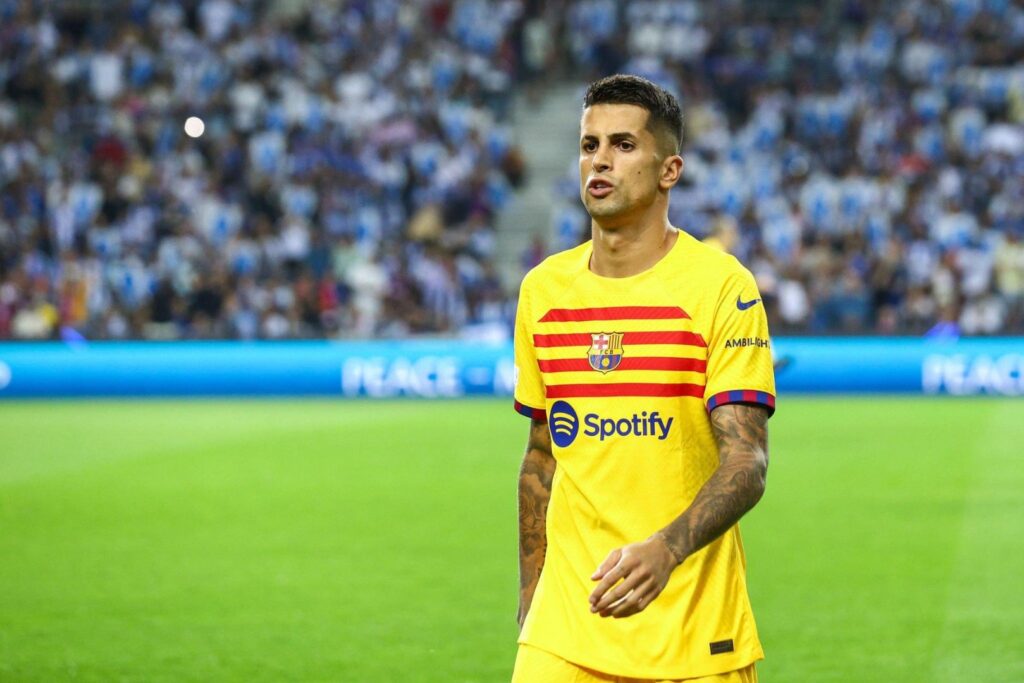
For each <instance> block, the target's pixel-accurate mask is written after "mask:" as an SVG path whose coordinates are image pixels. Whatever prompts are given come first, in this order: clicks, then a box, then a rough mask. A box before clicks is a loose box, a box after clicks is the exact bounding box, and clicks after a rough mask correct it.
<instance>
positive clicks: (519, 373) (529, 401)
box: [513, 280, 547, 420]
mask: <svg viewBox="0 0 1024 683" xmlns="http://www.w3.org/2000/svg"><path fill="white" fill-rule="evenodd" d="M531 310H532V309H531V306H530V296H529V286H528V280H524V281H523V285H522V287H520V290H519V304H518V305H517V307H516V329H515V338H514V341H513V346H514V347H515V389H514V398H515V409H516V411H517V412H519V413H521V414H523V415H525V416H526V417H529V418H532V419H534V420H546V419H547V411H546V410H545V409H544V406H545V395H544V380H543V378H542V377H541V374H540V366H539V365H538V363H537V352H536V350H535V349H534V346H533V324H534V316H533V315H532V313H531Z"/></svg>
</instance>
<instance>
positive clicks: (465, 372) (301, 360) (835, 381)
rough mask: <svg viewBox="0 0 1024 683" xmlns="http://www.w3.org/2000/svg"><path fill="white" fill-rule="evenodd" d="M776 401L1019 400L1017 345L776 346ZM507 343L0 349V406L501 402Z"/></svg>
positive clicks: (510, 381)
mask: <svg viewBox="0 0 1024 683" xmlns="http://www.w3.org/2000/svg"><path fill="white" fill-rule="evenodd" d="M773 345H774V352H775V355H776V359H777V362H778V364H779V365H778V368H777V371H776V380H777V384H778V392H779V394H781V395H785V394H786V393H789V392H792V393H819V392H828V393H909V394H953V395H973V394H988V395H1002V396H1022V395H1024V338H999V339H969V340H960V341H955V342H954V341H930V340H923V339H912V338H896V339H887V338H780V339H775V340H773ZM514 382H515V369H514V364H513V361H512V348H511V345H510V344H505V343H502V344H480V343H472V344H470V343H466V342H460V341H456V340H428V341H419V340H417V341H403V342H328V341H309V342H252V343H243V342H178V343H156V342H123V343H115V342H94V343H88V344H62V343H58V342H52V343H50V342H48V343H23V344H22V343H4V344H0V398H41V397H73V396H338V397H353V398H354V397H372V398H393V397H417V398H454V397H459V396H507V395H510V394H511V393H512V388H513V385H514Z"/></svg>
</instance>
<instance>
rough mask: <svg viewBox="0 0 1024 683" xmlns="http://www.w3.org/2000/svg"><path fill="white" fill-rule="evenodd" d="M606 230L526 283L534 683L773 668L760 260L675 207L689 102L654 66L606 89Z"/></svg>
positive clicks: (522, 644) (526, 659)
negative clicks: (719, 242) (763, 539)
mask: <svg viewBox="0 0 1024 683" xmlns="http://www.w3.org/2000/svg"><path fill="white" fill-rule="evenodd" d="M580 133H581V135H580V157H579V165H580V194H581V196H582V198H583V203H584V205H585V206H586V208H587V211H588V212H589V214H590V216H591V231H592V239H591V240H590V241H588V242H586V243H584V244H582V245H580V246H579V247H576V248H575V249H571V250H569V251H565V252H562V253H560V254H556V255H554V256H552V257H550V258H548V259H547V260H545V261H544V262H543V263H541V264H540V265H539V266H537V267H536V268H534V269H533V270H532V271H530V272H529V273H528V274H527V276H526V278H525V279H524V280H523V284H522V289H521V292H520V297H519V308H518V311H517V320H516V334H515V357H516V387H515V405H516V409H517V410H518V411H519V412H521V413H523V414H524V415H526V416H528V417H530V418H531V420H532V422H531V425H530V435H529V443H528V446H527V450H526V455H525V458H524V460H523V464H522V469H521V472H520V479H519V527H520V529H519V531H520V576H521V593H520V607H519V622H520V626H521V629H520V637H519V651H518V655H517V657H516V665H515V672H514V674H513V681H514V682H515V683H563V682H564V683H570V682H571V683H581V682H588V681H589V682H596V681H716V682H718V681H720V682H741V681H742V682H747V681H755V680H756V673H755V670H754V663H755V662H756V661H757V660H759V659H761V658H762V657H763V653H762V650H761V644H760V642H759V640H758V636H757V630H756V627H755V625H754V618H753V615H752V613H751V608H750V601H749V599H748V597H747V587H746V576H745V559H744V555H743V545H742V543H741V541H740V534H739V529H738V527H737V522H738V521H739V519H740V517H742V516H743V514H744V513H746V512H747V511H748V510H750V509H751V508H752V507H753V506H754V505H755V504H756V503H757V502H758V500H759V499H760V498H761V495H762V494H763V492H764V487H765V474H766V470H767V466H768V447H767V435H766V426H765V425H766V421H767V419H768V417H769V416H770V415H771V413H772V412H773V410H774V404H775V397H774V391H775V386H774V377H773V374H772V361H771V353H770V349H769V338H768V329H767V322H766V319H765V314H764V309H763V307H762V306H761V304H760V295H759V294H758V291H757V287H756V285H755V283H754V279H753V277H752V276H751V274H750V273H749V272H748V271H747V270H746V269H745V268H743V266H741V265H740V264H739V262H738V261H737V260H736V259H735V258H733V257H732V256H729V255H728V254H725V253H723V252H721V251H720V250H717V249H714V248H712V247H709V246H707V245H704V244H702V243H700V242H699V241H697V240H696V239H694V238H693V237H691V236H689V235H688V234H686V233H685V232H683V231H682V230H678V229H677V228H675V227H673V226H672V225H670V224H669V222H668V201H669V191H670V190H671V189H672V187H673V186H674V185H675V184H676V182H678V180H679V176H680V173H681V171H682V167H683V160H682V158H681V157H680V156H679V151H680V147H681V144H682V113H681V111H680V108H679V104H678V102H677V101H676V100H675V98H674V97H672V95H671V94H669V93H667V92H666V91H664V90H662V89H661V88H659V87H657V86H655V85H654V84H652V83H650V82H649V81H646V80H644V79H641V78H636V77H632V76H621V75H620V76H611V77H609V78H605V79H602V80H600V81H597V82H596V83H593V84H592V85H591V86H590V88H589V90H588V91H587V94H586V97H585V100H584V108H583V117H582V120H581V122H580Z"/></svg>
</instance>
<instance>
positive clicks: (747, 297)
mask: <svg viewBox="0 0 1024 683" xmlns="http://www.w3.org/2000/svg"><path fill="white" fill-rule="evenodd" d="M707 342H708V366H707V385H706V386H705V389H704V402H705V404H706V405H707V409H708V412H711V411H712V410H714V409H715V408H717V407H718V406H722V405H725V404H727V403H747V404H755V405H763V406H765V407H766V408H767V409H768V414H769V415H771V414H772V413H774V412H775V371H774V369H773V365H772V351H771V338H770V337H769V334H768V318H767V316H766V315H765V311H764V304H763V302H762V301H761V294H760V292H758V290H757V284H756V283H755V282H754V277H753V276H752V275H751V274H750V272H749V271H748V270H746V269H743V270H741V271H738V272H737V273H736V274H735V275H732V276H730V278H729V279H728V280H727V281H726V283H725V285H724V287H723V289H722V295H721V297H720V298H719V301H718V308H717V310H716V312H715V318H714V323H713V325H712V329H711V335H710V339H708V340H707Z"/></svg>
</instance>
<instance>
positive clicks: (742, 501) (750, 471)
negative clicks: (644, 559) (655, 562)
mask: <svg viewBox="0 0 1024 683" xmlns="http://www.w3.org/2000/svg"><path fill="white" fill-rule="evenodd" d="M767 420H768V412H767V411H766V410H765V409H764V408H760V407H756V406H747V405H731V404H730V405H725V406H721V407H720V408H716V409H715V410H713V411H712V412H711V426H712V429H713V431H714V433H715V440H716V441H717V442H718V458H719V466H718V469H717V470H715V473H714V474H713V475H711V478H710V479H708V481H707V482H706V483H705V484H704V486H703V487H702V488H701V490H700V491H699V492H698V493H697V496H696V498H694V500H693V503H691V504H690V507H689V508H687V509H686V511H685V512H683V514H681V515H680V516H679V517H677V518H676V519H675V520H674V521H673V522H672V523H671V524H669V525H668V526H667V527H665V528H664V529H663V530H662V531H660V532H659V533H660V534H661V536H662V538H663V539H664V540H665V543H666V544H667V545H668V547H669V550H671V551H672V554H673V555H674V556H675V558H676V561H677V562H682V561H683V560H685V559H686V558H687V557H688V556H689V555H691V554H693V553H694V552H696V551H698V550H700V549H701V548H703V547H704V546H705V545H707V544H708V543H710V542H711V541H713V540H715V539H716V538H718V537H719V536H721V535H722V534H723V533H725V531H726V530H728V529H729V527H731V526H732V525H733V524H735V523H736V522H738V521H739V519H740V517H742V516H743V515H744V514H745V513H746V512H747V511H748V510H750V509H751V508H752V507H754V505H756V504H757V501H759V500H760V499H761V496H762V494H763V493H764V487H765V476H766V474H767V469H768V445H767V438H768V437H767V427H766V422H767Z"/></svg>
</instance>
